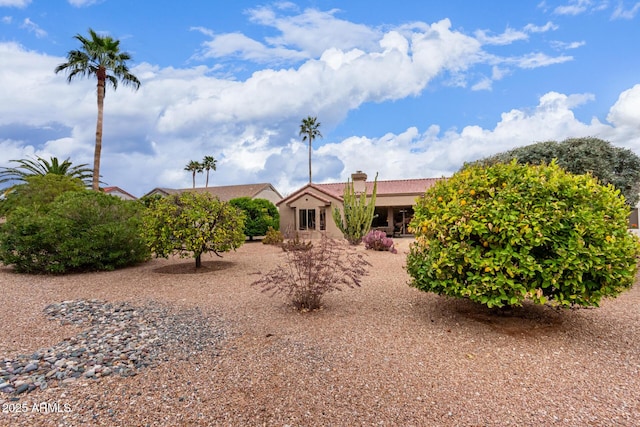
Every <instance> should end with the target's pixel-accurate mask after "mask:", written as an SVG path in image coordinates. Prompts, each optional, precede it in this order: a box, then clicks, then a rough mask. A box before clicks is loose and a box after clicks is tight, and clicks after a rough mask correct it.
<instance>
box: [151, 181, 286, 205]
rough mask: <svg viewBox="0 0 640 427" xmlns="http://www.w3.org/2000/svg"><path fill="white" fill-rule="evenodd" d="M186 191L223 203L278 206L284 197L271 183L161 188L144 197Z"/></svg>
mask: <svg viewBox="0 0 640 427" xmlns="http://www.w3.org/2000/svg"><path fill="white" fill-rule="evenodd" d="M184 191H194V192H197V193H209V194H211V195H212V196H216V197H218V199H220V200H221V201H223V202H228V201H229V200H231V199H236V198H238V197H249V198H251V199H267V200H269V201H270V202H271V203H273V204H276V203H278V202H279V201H280V200H282V196H281V195H280V193H278V190H276V189H275V188H274V187H273V185H271V184H269V183H260V184H245V185H222V186H216V187H196V188H182V189H172V188H160V187H156V188H154V189H153V190H151V191H149V192H148V193H147V194H145V195H144V196H145V197H146V196H153V195H156V194H159V195H161V196H168V195H170V194H180V193H182V192H184Z"/></svg>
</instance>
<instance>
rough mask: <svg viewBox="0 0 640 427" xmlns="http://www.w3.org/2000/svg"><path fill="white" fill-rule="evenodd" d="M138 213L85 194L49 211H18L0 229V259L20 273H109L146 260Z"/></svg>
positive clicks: (129, 205) (59, 201) (134, 206)
mask: <svg viewBox="0 0 640 427" xmlns="http://www.w3.org/2000/svg"><path fill="white" fill-rule="evenodd" d="M141 209H142V206H141V205H140V204H138V203H135V202H127V201H124V200H121V199H119V198H117V197H113V196H110V195H107V194H103V193H99V192H94V191H87V190H83V191H72V192H66V193H64V194H62V195H60V196H59V197H57V198H56V199H55V200H54V201H53V202H51V203H50V204H49V205H48V207H47V209H41V210H31V209H29V208H27V207H24V206H20V207H18V208H16V209H15V210H14V211H13V212H12V213H11V214H10V215H9V216H8V217H7V222H6V224H4V226H3V227H2V229H0V260H1V261H2V262H3V263H4V264H6V265H13V266H14V268H15V270H16V271H18V272H22V273H68V272H79V271H97V270H113V269H115V268H120V267H125V266H129V265H133V264H136V263H139V262H142V261H145V260H146V259H148V257H149V251H148V250H147V248H146V246H145V244H144V242H143V241H142V239H141V237H140V210H141Z"/></svg>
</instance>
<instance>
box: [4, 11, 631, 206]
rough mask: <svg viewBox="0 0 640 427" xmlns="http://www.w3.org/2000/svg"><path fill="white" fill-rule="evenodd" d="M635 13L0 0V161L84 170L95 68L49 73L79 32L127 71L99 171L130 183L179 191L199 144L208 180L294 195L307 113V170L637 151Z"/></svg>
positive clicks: (427, 170) (433, 172) (432, 169)
mask: <svg viewBox="0 0 640 427" xmlns="http://www.w3.org/2000/svg"><path fill="white" fill-rule="evenodd" d="M151 4H153V5H152V6H151ZM638 15H640V2H638V1H626V0H621V1H616V0H610V1H602V0H557V1H552V0H544V1H507V0H496V1H490V2H489V1H486V2H476V1H470V0H468V1H463V0H451V1H447V2H426V1H418V0H415V1H397V2H390V1H380V0H367V1H360V0H351V1H333V0H315V1H313V0H310V1H294V2H286V1H279V2H256V1H248V0H241V1H233V2H215V1H208V0H185V1H182V2H177V1H169V0H157V1H155V2H153V3H150V2H139V1H134V2H131V1H128V0H102V1H100V0H97V1H90V0H68V1H64V0H46V1H45V0H0V63H1V64H2V66H1V67H0V166H10V165H11V163H10V160H11V159H22V158H27V157H33V156H41V157H45V158H48V157H49V156H56V157H58V158H60V159H65V158H67V157H69V158H71V160H72V162H73V163H74V164H79V163H87V164H89V165H91V164H92V161H93V160H92V159H93V146H94V142H95V120H96V104H95V102H96V100H95V81H93V80H76V81H74V82H72V83H71V84H68V83H67V82H66V79H65V76H64V75H62V74H60V75H56V74H55V73H54V72H53V70H54V68H55V67H56V65H58V64H60V63H62V62H65V59H66V58H65V55H66V53H67V52H68V51H69V50H72V49H76V48H78V47H79V46H78V44H77V41H76V40H74V39H73V36H74V35H76V34H82V35H86V34H87V29H88V28H93V29H94V30H96V31H97V32H99V33H101V34H108V35H110V36H112V37H114V38H117V39H119V40H120V41H121V48H122V50H124V51H127V52H129V53H130V54H131V55H132V57H133V60H132V61H131V63H130V67H131V71H132V72H133V73H134V74H136V75H137V76H138V77H139V79H140V80H141V82H142V86H141V88H140V90H138V91H137V92H135V91H133V90H131V89H129V88H127V87H125V86H120V87H119V88H118V90H117V91H116V92H113V91H111V90H109V91H108V93H107V97H106V103H105V122H104V140H103V152H102V166H101V174H102V179H103V181H104V182H105V183H106V184H107V185H117V186H119V187H122V188H123V189H125V190H127V191H129V192H131V193H133V194H134V195H136V196H141V195H143V194H145V193H146V192H148V191H150V190H151V189H153V188H154V187H169V188H186V187H190V186H191V176H190V174H189V173H188V172H186V171H184V166H185V165H186V164H187V163H188V162H189V160H200V159H202V158H203V157H204V156H205V155H213V156H214V157H215V158H216V159H218V170H217V171H216V172H212V175H211V177H210V184H211V185H229V184H245V183H253V182H270V183H272V184H273V185H274V186H275V187H276V188H277V189H278V190H279V191H280V192H281V193H283V194H287V193H290V192H291V191H293V190H295V189H296V188H298V187H299V186H301V185H303V184H304V183H306V180H307V179H308V166H307V155H308V153H307V148H306V145H305V143H303V142H302V141H301V140H300V137H299V135H298V130H299V125H300V121H301V119H302V118H304V117H306V116H308V115H312V116H317V117H318V120H319V121H320V122H321V123H322V125H321V131H322V134H323V138H321V139H317V140H316V141H314V150H313V177H314V182H334V181H343V180H346V178H347V177H348V176H349V175H350V174H351V173H352V172H354V171H355V170H363V171H365V172H367V173H369V175H370V176H373V175H375V173H376V172H378V173H379V179H385V180H386V179H403V178H423V177H439V176H443V175H444V176H448V175H451V174H452V173H454V172H455V171H456V170H457V169H458V168H460V166H461V165H462V164H463V163H464V162H465V161H472V160H475V159H478V158H482V157H485V156H488V155H491V154H494V153H497V152H501V151H505V150H508V149H511V148H514V147H517V146H523V145H528V144H531V143H534V142H537V141H545V140H557V141H561V140H563V139H565V138H569V137H582V136H596V137H599V138H602V139H606V140H608V141H611V142H612V143H613V144H615V145H617V146H621V147H626V148H629V149H631V150H633V151H635V152H636V153H638V154H640V73H639V72H638V70H640V54H639V53H640V48H639V47H638V41H640V25H639V22H638V20H639V19H640V17H639V16H638ZM197 184H198V185H201V186H203V185H204V176H198V177H197Z"/></svg>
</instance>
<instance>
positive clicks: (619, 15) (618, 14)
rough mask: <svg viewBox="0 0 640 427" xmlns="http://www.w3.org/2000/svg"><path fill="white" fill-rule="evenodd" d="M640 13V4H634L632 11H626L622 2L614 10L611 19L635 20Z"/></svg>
mask: <svg viewBox="0 0 640 427" xmlns="http://www.w3.org/2000/svg"><path fill="white" fill-rule="evenodd" d="M638 11H640V2H638V3H636V4H634V5H633V6H632V7H631V8H630V9H625V8H624V5H623V3H622V2H620V3H619V4H618V6H617V7H616V8H615V9H614V11H613V14H612V15H611V19H633V18H635V17H636V15H637V14H638Z"/></svg>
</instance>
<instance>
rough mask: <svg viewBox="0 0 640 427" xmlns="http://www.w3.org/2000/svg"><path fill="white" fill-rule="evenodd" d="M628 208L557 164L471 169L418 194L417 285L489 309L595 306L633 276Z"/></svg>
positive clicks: (411, 260)
mask: <svg viewBox="0 0 640 427" xmlns="http://www.w3.org/2000/svg"><path fill="white" fill-rule="evenodd" d="M628 214H629V208H628V207H627V206H626V205H625V202H624V198H623V197H621V196H620V194H619V191H618V190H615V189H614V187H613V186H611V185H608V186H603V185H600V184H598V182H597V181H596V179H595V178H593V177H592V176H590V175H572V174H569V173H568V172H565V171H564V170H563V169H561V168H560V167H559V166H558V165H556V164H555V163H553V162H552V163H551V164H550V165H540V166H527V165H518V164H516V163H515V162H511V163H509V164H496V165H493V166H491V167H487V168H483V167H481V166H470V167H468V168H465V169H463V170H461V171H459V172H458V173H456V174H455V175H454V176H453V177H451V178H450V179H448V180H442V181H439V182H438V183H437V185H435V186H434V187H432V188H431V189H429V190H428V191H427V193H426V194H425V195H424V196H423V197H422V198H420V199H419V200H418V203H417V205H416V207H415V216H414V218H413V220H412V222H411V224H410V226H411V229H412V230H413V231H414V232H415V234H416V241H415V243H413V244H412V246H411V248H410V252H409V255H408V257H407V270H408V272H409V274H410V275H411V276H412V283H411V285H412V286H414V287H416V288H418V289H421V290H424V291H429V292H435V293H437V294H442V295H448V296H453V297H462V298H468V299H470V300H472V301H475V302H479V303H481V304H486V305H487V306H488V307H494V306H497V307H502V306H505V305H510V306H513V305H521V304H522V303H523V301H524V300H526V299H529V300H532V301H533V302H534V303H538V304H544V303H546V302H547V301H550V302H552V303H553V304H557V305H560V306H565V307H566V306H573V305H581V306H598V304H599V302H600V300H601V299H602V298H603V297H615V296H617V295H618V294H619V293H620V292H622V291H624V290H626V289H628V288H630V287H631V286H632V285H633V282H634V276H635V271H636V266H637V256H638V254H639V244H638V239H637V237H636V236H635V235H632V234H631V233H629V232H628V230H627V217H628Z"/></svg>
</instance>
